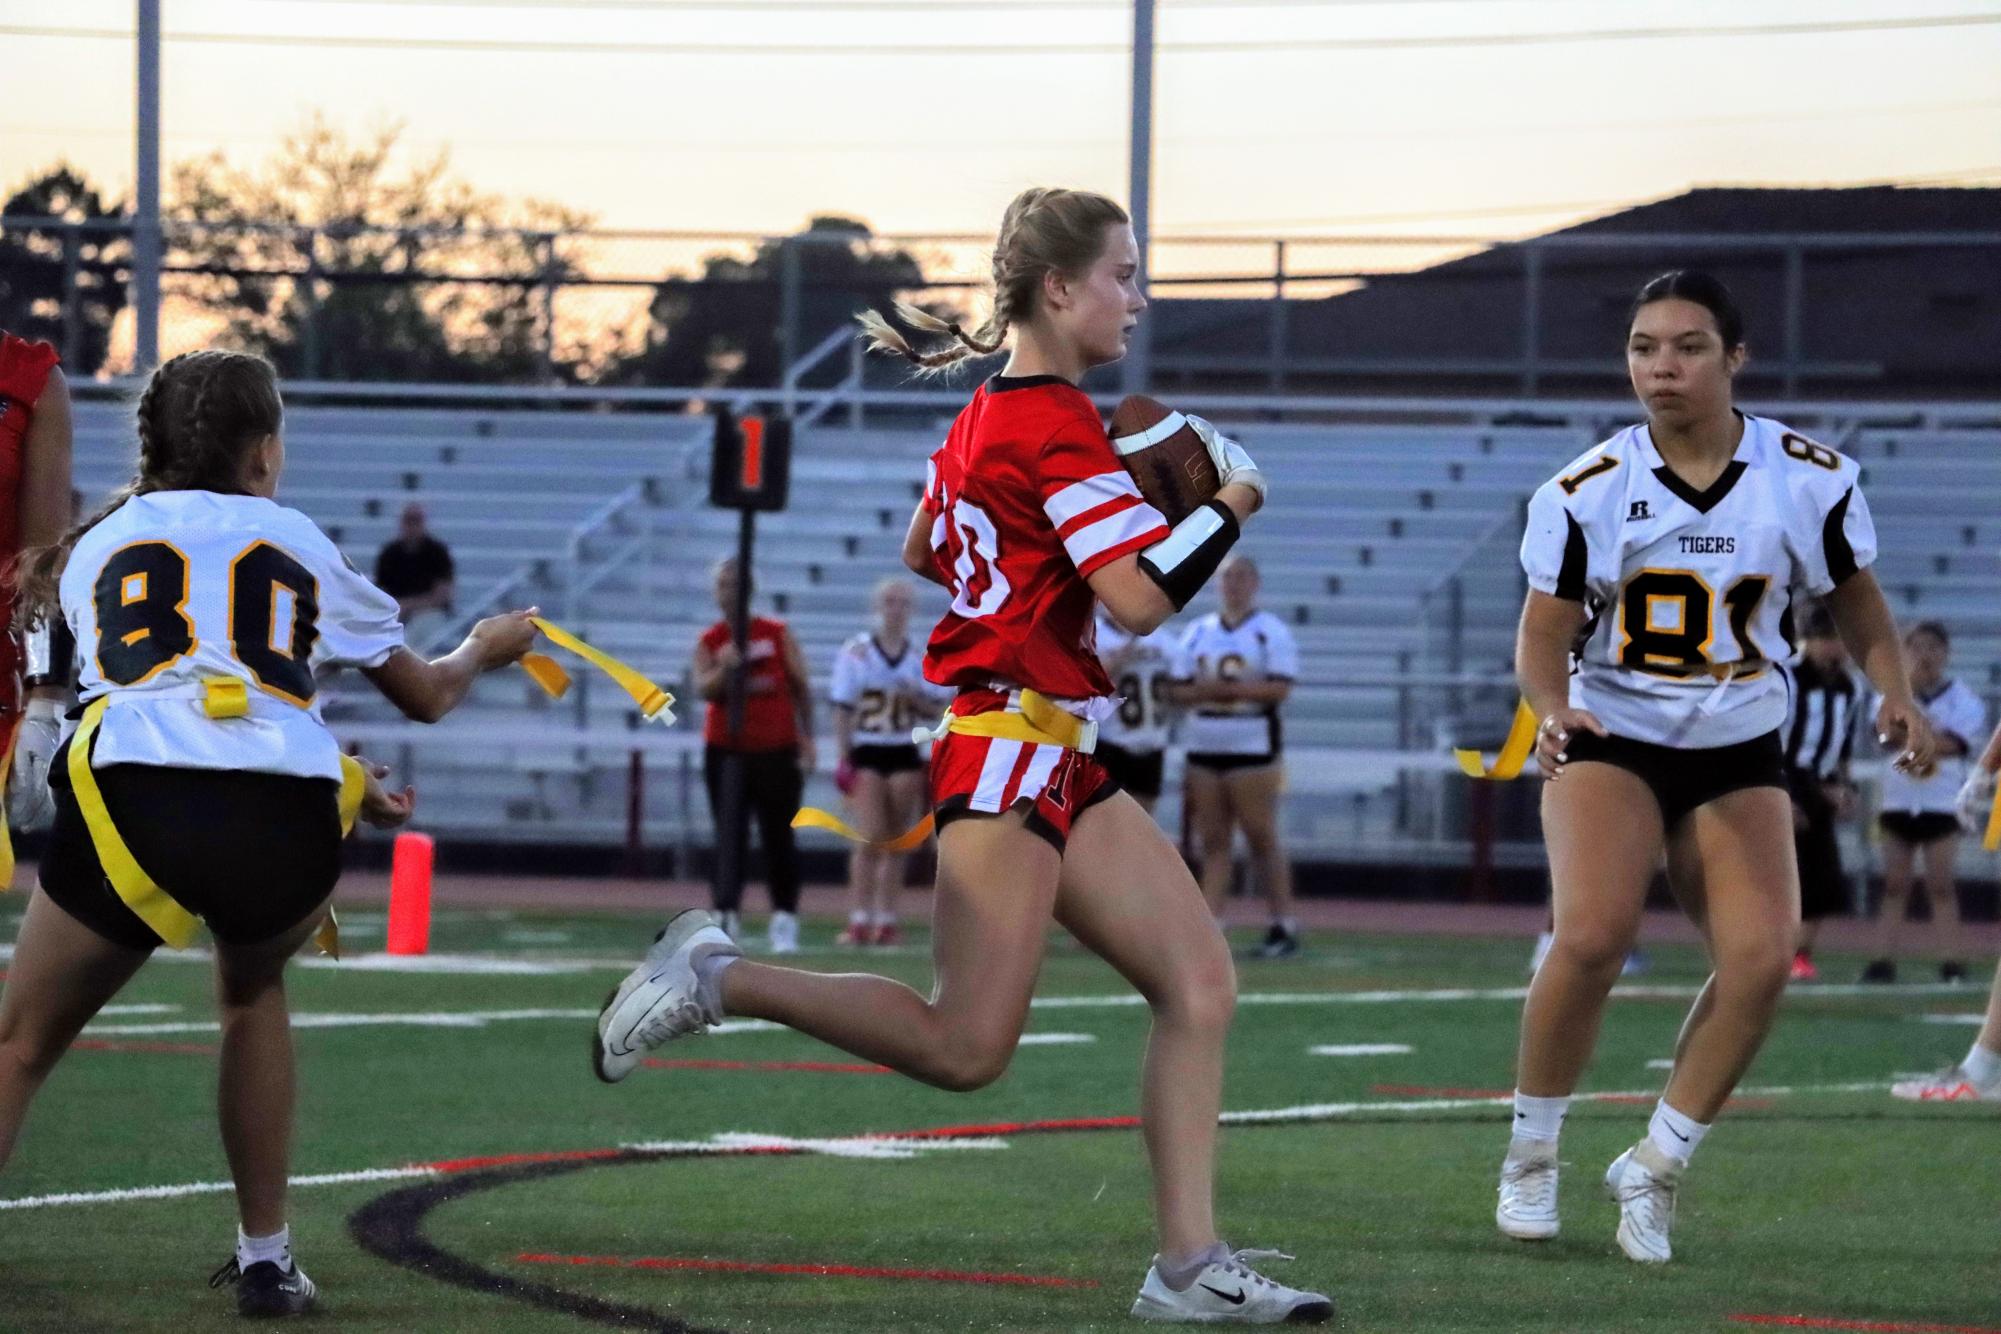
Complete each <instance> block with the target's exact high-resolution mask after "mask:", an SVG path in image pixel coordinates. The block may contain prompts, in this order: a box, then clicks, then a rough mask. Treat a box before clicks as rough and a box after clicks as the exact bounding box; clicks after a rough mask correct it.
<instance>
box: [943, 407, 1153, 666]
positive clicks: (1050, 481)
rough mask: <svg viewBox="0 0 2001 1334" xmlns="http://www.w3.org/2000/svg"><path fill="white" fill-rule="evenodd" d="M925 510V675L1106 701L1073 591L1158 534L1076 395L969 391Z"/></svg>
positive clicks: (1087, 622) (1091, 411)
mask: <svg viewBox="0 0 2001 1334" xmlns="http://www.w3.org/2000/svg"><path fill="white" fill-rule="evenodd" d="M924 509H925V512H926V513H928V514H930V515H931V516H932V524H931V557H932V560H933V561H934V562H935V563H936V564H937V567H938V569H939V571H940V572H941V573H942V574H943V576H944V578H945V583H946V586H947V587H948V588H950V589H951V590H952V609H951V610H950V611H949V612H947V613H946V614H945V618H944V619H943V620H941V621H940V622H938V628H937V629H936V630H934V631H932V633H931V643H930V646H929V648H928V649H927V650H926V652H925V655H924V675H925V676H927V677H929V678H930V679H931V680H933V681H935V682H937V683H938V684H939V685H953V686H959V687H961V688H965V687H977V686H985V685H987V684H988V683H990V682H992V681H995V680H1000V681H1005V682H1007V683H1009V684H1010V685H1016V686H1027V687H1029V688H1030V689H1033V690H1037V691H1040V692H1041V693H1043V694H1045V695H1048V696H1051V697H1052V698H1058V699H1085V698H1089V697H1092V696H1096V695H1109V694H1110V693H1111V692H1112V683H1111V680H1110V678H1108V677H1107V676H1106V675H1105V669H1104V668H1103V667H1102V666H1100V665H1099V663H1098V655H1097V651H1096V649H1095V648H1094V646H1093V640H1094V637H1095V636H1094V618H1093V616H1092V596H1091V588H1090V585H1089V584H1087V583H1085V582H1084V581H1085V579H1087V578H1088V577H1089V576H1090V575H1091V574H1092V573H1094V572H1095V571H1096V570H1098V569H1099V568H1100V567H1101V566H1104V565H1106V564H1109V563H1110V562H1112V561H1114V560H1117V559H1118V558H1119V557H1120V556H1123V555H1126V554H1127V553H1129V552H1134V551H1138V550H1140V549H1141V548H1143V547H1148V546H1151V545H1153V544H1154V543H1155V542H1158V541H1160V540H1161V539H1162V538H1164V537H1166V536H1167V534H1168V531H1169V530H1168V526H1167V521H1166V520H1165V519H1164V518H1162V517H1161V514H1160V511H1159V510H1157V509H1155V508H1154V507H1153V506H1151V505H1149V504H1147V503H1146V501H1144V500H1142V499H1141V498H1140V494H1139V488H1138V487H1137V486H1135V485H1133V480H1132V476H1131V474H1129V473H1128V472H1127V471H1126V470H1125V467H1124V465H1122V464H1121V463H1120V462H1119V458H1118V455H1117V454H1116V453H1114V452H1113V450H1112V442H1111V440H1110V439H1109V438H1108V437H1107V436H1106V435H1105V427H1104V423H1103V422H1102V421H1101V420H1100V419H1099V417H1098V409H1097V407H1096V406H1095V405H1094V404H1092V402H1091V400H1090V399H1089V398H1088V397H1086V396H1085V395H1084V393H1083V392H1082V391H1081V390H1079V389H1078V388H1077V387H1076V386H1075V385H1073V384H1071V383H1070V382H1069V381H1067V380H1063V379H1060V378H1058V377H1056V376H1053V375H1033V376H1022V377H1013V378H1010V377H1007V376H995V377H994V378H993V379H992V380H990V381H988V382H987V383H986V384H983V385H981V386H980V388H979V390H978V391H977V392H976V393H974V395H973V401H972V402H971V403H968V404H967V405H966V407H965V410H964V411H962V412H960V413H959V417H958V420H957V421H955V422H953V423H952V430H951V433H950V434H949V435H947V436H946V437H945V443H944V445H942V446H941V447H940V448H939V450H938V452H937V453H935V454H933V455H932V456H931V468H930V475H929V477H928V478H927V480H926V482H925V488H924Z"/></svg>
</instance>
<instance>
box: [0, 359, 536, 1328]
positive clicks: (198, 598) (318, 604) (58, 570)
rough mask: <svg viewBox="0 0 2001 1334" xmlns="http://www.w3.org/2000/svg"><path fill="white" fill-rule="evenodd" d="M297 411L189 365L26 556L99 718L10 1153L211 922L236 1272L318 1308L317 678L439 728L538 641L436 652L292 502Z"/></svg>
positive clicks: (10, 987)
mask: <svg viewBox="0 0 2001 1334" xmlns="http://www.w3.org/2000/svg"><path fill="white" fill-rule="evenodd" d="M282 421H283V409H282V406H281V404H280V402H279V398H278V385H277V377H276V376H275V374H274V373H273V372H272V370H271V367H270V365H269V363H267V362H265V361H263V360H261V359H259V358H257V357H252V356H246V355H243V354H241V353H234V352H196V353H190V354H188V355H185V356H180V357H176V358H174V359H173V360H171V361H169V362H167V363H166V364H165V365H163V366H161V367H160V369H159V370H157V371H156V372H154V374H153V377H152V379H151V381H150V382H149V383H148V385H147V388H146V391H145V393H144V394H143V395H142V396H141V397H140V399H139V408H138V428H139V475H138V477H137V478H136V479H134V481H133V483H132V484H131V485H130V486H128V487H127V488H126V489H125V490H123V491H121V492H120V493H119V494H118V495H116V496H115V497H113V499H112V501H111V503H110V504H109V505H107V506H106V507H105V508H104V509H103V510H101V511H100V512H99V513H98V514H96V515H95V516H94V517H92V518H91V519H90V520H88V521H87V522H85V523H84V524H83V525H82V526H81V527H79V528H77V529H75V530H73V531H71V532H70V533H69V534H68V535H67V536H65V537H64V538H63V539H62V541H61V542H60V543H58V544H56V545H55V546H51V547H44V548H41V549H40V550H39V551H37V552H33V553H30V555H29V557H28V559H27V561H26V563H25V570H26V575H27V577H26V580H25V588H24V597H25V601H26V603H27V605H28V607H29V608H30V610H31V611H32V612H42V611H46V610H47V609H49V608H50V606H51V604H53V603H55V602H56V601H57V598H58V596H59V598H60V606H61V610H62V615H63V618H64V620H65V621H67V623H68V625H69V628H70V630H71V632H72V634H73V635H74V636H75V639H76V644H77V653H78V656H79V658H80V659H81V671H80V672H79V675H78V686H79V690H80V693H81V696H82V704H83V706H84V712H83V724H82V726H81V727H79V728H78V729H77V730H76V731H75V732H74V733H72V735H71V737H70V738H69V740H68V741H66V742H65V743H64V745H63V746H62V748H61V749H60V750H58V751H57V753H56V757H55V760H54V762H53V764H52V765H51V767H50V781H51V786H52V787H53V788H54V790H55V811H56V814H55V827H54V829H53V830H52V831H51V833H50V836H49V846H48V850H47V852H46V853H45V855H44V857H43V860H42V865H41V884H40V887H39V888H38V889H37V890H36V892H35V894H34V897H33V898H32V899H31V900H30V901H29V903H28V910H27V913H26V915H25V917H24V918H23V920H22V924H21V933H20V938H19V940H18V941H17V943H16V946H15V953H14V959H13V963H12V964H11V966H10V968H9V970H8V977H7V986H6V991H5V993H4V994H0V1164H4V1163H5V1161H6V1159H7V1156H8V1155H9V1153H10V1152H11V1150H12V1148H13V1145H14V1139H15V1136H16V1134H17V1133H18V1132H19V1130H20V1127H21V1122H22V1120H23V1118H24V1117H25V1116H26V1114H27V1110H28V1104H29V1102H30V1100H31V1099H32V1098H33V1097H34V1095H35V1092H36V1090H37V1089H39V1088H40V1087H41V1084H42V1081H43V1080H44V1079H45V1078H46V1077H47V1076H48V1073H49V1071H50V1069H51V1068H53V1067H54V1065H55V1063H56V1062H57V1060H59V1059H60V1058H61V1056H62V1054H63V1052H64V1051H65V1050H66V1049H67V1048H68V1046H69V1044H70V1042H71V1040H72V1039H74V1038H75V1037H76V1035H77V1032H78V1031H79V1030H80V1029H81V1028H82V1027H83V1026H84V1024H85V1023H87V1022H89V1020H90V1019H91V1017H92V1016H94V1015H95V1014H96V1013H97V1012H98V1010H99V1009H100V1008H101V1007H102V1006H103V1005H104V1004H105V1003H106V1002H108V1001H109V1000H110V999H111V998H112V997H113V996H114V995H116V994H117V992H118V990H119V988H120V987H122V986H124V984H125V982H126V981H127V980H128V979H129V978H130V977H131V976H132V974H133V973H135V972H136V971H138V968H139V965H140V964H142V963H144V962H145V961H146V959H147V958H148V957H149V956H150V955H151V953H152V951H153V949H154V948H155V947H157V946H158V945H159V944H160V943H161V942H162V940H163V939H166V938H169V937H172V938H174V940H175V943H186V940H185V937H184V935H183V932H185V931H188V930H191V929H192V926H193V922H192V921H191V920H190V914H192V915H193V916H198V917H200V918H202V919H203V920H205V921H206V923H207V925H208V928H209V930H210V932H211V934H212V935H213V936H214V938H215V961H216V978H217V993H218V996H219V1003H220V1007H221V1011H222V1014H221V1018H222V1058H221V1070H220V1083H221V1088H220V1098H219V1103H220V1113H221V1122H222V1140H223V1147H224V1148H225V1150H226V1151H227V1152H228V1156H229V1166H230V1175H231V1177H232V1178H233V1180H234V1181H235V1184H236V1197H237V1208H238V1213H239V1217H240V1221H241V1227H240V1230H239V1232H238V1235H237V1245H236V1255H235V1257H234V1258H233V1259H232V1260H231V1261H230V1263H229V1264H227V1265H225V1266H224V1267H223V1269H222V1271H220V1272H219V1273H218V1274H217V1275H216V1282H217V1283H220V1282H223V1281H234V1282H236V1283H238V1288H237V1306H238V1309H239V1310H240V1311H241V1312H243V1313H244V1314H246V1315H291V1314H298V1313H300V1312H302V1311H304V1310H305V1309H307V1308H308V1307H310V1306H311V1305H312V1302H313V1299H314V1287H313V1284H312V1282H311V1280H309V1279H307V1278H306V1277H305V1275H304V1273H303V1272H302V1271H300V1270H299V1269H298V1268H297V1267H296V1266H295V1265H294V1264H293V1263H292V1259H291V1253H290V1233H289V1230H288V1229H287V1228H286V1226H285V1183H286V1167H287V1159H288V1156H289V1154H290V1138H291V1129H292V1047H291V1032H290V1020H289V1018H288V1016H287V1013H286V1006H285V988H284V976H283V975H284V967H285V962H286V960H288V959H289V958H290V957H291V956H292V955H293V954H294V953H296V952H297V951H298V949H299V947H300V946H301V945H303V944H304V943H305V942H306V940H307V939H308V938H310V937H311V936H312V935H313V933H314V930H315V928H316V927H317V926H318V925H319V923H320V921H321V919H322V918H323V917H324V916H325V912H326V903H327V899H328V897H329V895H330V894H331V893H332V891H333V887H334V881H335V880H336V879H337V878H338V877H339V875H340V854H339V843H340V836H341V823H342V818H343V817H342V813H341V809H340V806H339V794H340V792H341V788H342V779H343V762H342V760H341V756H340V751H339V747H338V746H337V745H336V743H335V741H334V738H333V736H332V734H330V733H329V732H328V731H327V729H326V726H325V724H324V723H322V722H321V721H320V716H319V707H318V702H317V700H316V697H315V694H316V686H315V680H314V672H315V669H317V668H319V667H321V666H323V665H331V664H343V663H344V664H349V665H353V666H358V667H360V668H361V669H362V671H363V672H364V674H365V675H367V676H368V678H369V679H370V680H371V681H372V682H374V684H375V685H376V686H377V688H379V689H380V690H381V691H382V693H383V694H385V695H387V696H388V697H389V699H390V700H391V702H393V703H395V704H396V705H397V706H398V707H399V708H401V709H402V710H403V711H404V712H405V713H406V714H408V715H410V716H411V717H413V718H419V719H422V720H424V721H426V722H432V721H436V720H437V719H438V718H440V717H443V716H444V715H445V714H446V713H448V712H450V711H451V709H452V708H453V707H454V706H455V705H457V704H458V702H459V701H460V700H462V699H463V698H464V697H465V695H466V692H467V691H468V690H469V689H470V688H471V686H472V682H473V678H474V677H476V676H477V675H479V673H481V672H482V671H487V670H490V669H492V668H495V667H499V666H502V665H504V664H506V663H510V662H513V661H514V660H516V659H517V658H519V657H520V656H521V654H522V653H523V652H524V651H526V650H527V648H528V647H529V645H530V644H531V643H533V641H534V637H535V630H534V627H533V626H532V625H530V624H529V622H528V616H529V615H530V613H526V612H522V613H515V614H512V615H509V616H501V617H494V618H492V619H490V620H486V621H482V622H480V624H479V625H478V626H476V627H474V630H473V632H472V634H471V635H470V636H469V637H468V638H467V640H466V642H465V643H464V644H463V645H461V646H460V647H459V648H458V649H457V650H455V651H454V652H452V653H451V654H450V655H448V656H446V657H444V658H440V659H438V660H437V661H436V662H425V661H423V660H422V659H420V658H418V657H417V656H415V655H414V654H412V653H410V652H409V651H408V650H407V649H405V648H404V647H403V628H402V626H401V625H400V624H399V623H398V622H397V613H396V602H395V600H394V599H393V598H391V597H389V596H388V595H387V594H386V593H383V592H382V591H381V590H380V589H378V588H376V587H375V586H374V585H373V584H371V583H369V582H368V580H366V579H364V578H363V577H362V576H361V575H359V574H357V573H356V572H355V571H354V569H353V567H352V566H350V565H349V564H347V562H346V561H345V560H343V559H342V557H341V554H340V552H339V551H338V550H337V549H336V548H335V547H334V545H333V543H332V542H331V541H330V540H328V538H327V536H326V534H324V533H322V532H321V531H320V530H319V529H318V528H317V527H316V526H314V524H313V522H312V520H310V519H308V518H306V516H305V515H303V514H301V513H299V512H298V511H297V510H291V509H286V508H284V507H282V506H280V505H278V504H276V503H275V502H274V501H273V499H272V497H273V495H274V494H275V493H276V491H277V486H278V476H279V472H280V470H281V469H282V468H283V467H284V462H285V447H284V443H283V441H282V439H281V438H280V434H279V432H280V430H281V428H282ZM58 578H60V585H59V589H58V585H57V580H58ZM362 772H364V773H366V776H367V778H366V789H365V791H364V792H363V793H362V794H361V804H360V812H359V813H360V815H361V817H362V818H364V819H367V820H369V821H370V822H371V823H375V824H378V825H384V826H388V825H395V824H400V823H402V822H403V821H404V820H407V819H408V818H409V815H410V809H411V803H412V801H413V799H414V795H415V794H414V793H413V792H411V791H409V790H408V789H406V790H405V791H404V792H402V793H400V794H390V793H388V792H385V791H384V790H383V789H382V787H381V785H380V783H379V782H378V781H377V780H379V779H380V777H381V776H382V773H383V772H384V771H379V770H368V769H366V768H364V769H363V770H362ZM121 852H123V853H126V854H129V856H130V858H131V859H132V860H133V861H136V863H137V865H138V868H139V871H140V872H141V873H142V874H141V876H140V877H139V880H144V879H146V878H150V880H151V881H152V882H153V884H152V886H151V887H148V886H146V885H143V884H140V883H138V881H135V879H134V877H133V876H132V875H131V874H130V873H129V870H128V869H126V867H125V865H124V863H123V860H122V858H121V857H120V856H119V854H120V853H121ZM114 884H117V885H118V888H117V891H116V892H114V890H113V885H114Z"/></svg>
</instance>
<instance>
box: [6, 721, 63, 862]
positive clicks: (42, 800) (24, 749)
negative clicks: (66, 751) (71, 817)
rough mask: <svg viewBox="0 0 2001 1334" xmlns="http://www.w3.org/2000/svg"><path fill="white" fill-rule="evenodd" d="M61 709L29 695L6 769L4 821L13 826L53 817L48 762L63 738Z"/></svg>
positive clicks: (38, 825) (35, 825) (37, 823)
mask: <svg viewBox="0 0 2001 1334" xmlns="http://www.w3.org/2000/svg"><path fill="white" fill-rule="evenodd" d="M62 730H63V715H62V709H61V708H60V707H59V706H58V705H57V704H56V702H55V701H54V700H52V699H48V698H41V699H30V700H29V701H28V708H27V712H26V713H24V714H23V715H22V717H21V729H20V732H19V734H18V735H17V736H16V737H15V738H14V763H13V765H12V766H11V767H10V768H9V769H8V770H7V823H8V825H9V826H10V827H12V828H13V829H16V830H26V829H39V828H41V827H42V826H43V825H45V824H47V823H48V822H49V821H50V820H51V819H53V818H54V817H55V813H56V796H55V793H53V792H51V791H50V790H49V764H50V762H51V761H52V760H54V758H55V754H56V746H57V745H58V744H59V743H60V742H61V741H62Z"/></svg>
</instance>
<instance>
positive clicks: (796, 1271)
mask: <svg viewBox="0 0 2001 1334" xmlns="http://www.w3.org/2000/svg"><path fill="white" fill-rule="evenodd" d="M514 1258H515V1260H516V1261H517V1262H518V1263H520V1264H531V1265H579V1266H584V1265H592V1266H599V1265H601V1266H605V1267H608V1268H612V1269H693V1270H700V1271H703V1272H707V1273H718V1274H789V1275H796V1276H799V1277H804V1278H895V1279H905V1280H915V1281H918V1282H923V1283H984V1284H992V1285H999V1286H1008V1287H1025V1288H1095V1287H1097V1286H1098V1283H1097V1280H1096V1279H1088V1278H1050V1277H1046V1276H1044V1275H1039V1274H983V1273H978V1272H969V1271H966V1270H961V1269H881V1268H877V1267H875V1266H872V1265H833V1264H815V1265H799V1264H793V1265H781V1264H753V1263H751V1262H750V1261H748V1260H682V1259H675V1258H671V1257H666V1256H643V1257H641V1258H639V1259H633V1260H628V1259H624V1258H622V1257H620V1256H616V1255H544V1254H538V1253H534V1252H526V1253H523V1254H521V1255H517V1256H515V1257H514Z"/></svg>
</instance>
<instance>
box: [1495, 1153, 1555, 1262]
mask: <svg viewBox="0 0 2001 1334" xmlns="http://www.w3.org/2000/svg"><path fill="white" fill-rule="evenodd" d="M1556 1170H1557V1164H1556V1144H1555V1142H1554V1141H1552V1140H1539V1139H1517V1140H1515V1141H1514V1142H1513V1143H1511V1144H1509V1145H1508V1156H1507V1157H1506V1158H1504V1159H1502V1160H1501V1202H1500V1203H1499V1204H1497V1205H1495V1206H1494V1224H1495V1226H1497V1227H1499V1228H1500V1229H1501V1231H1502V1233H1504V1234H1505V1235H1507V1236H1510V1237H1513V1238H1514V1239H1515V1240H1516V1241H1548V1240H1549V1239H1550V1238H1551V1237H1554V1236H1555V1235H1556V1227H1557V1223H1556Z"/></svg>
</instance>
